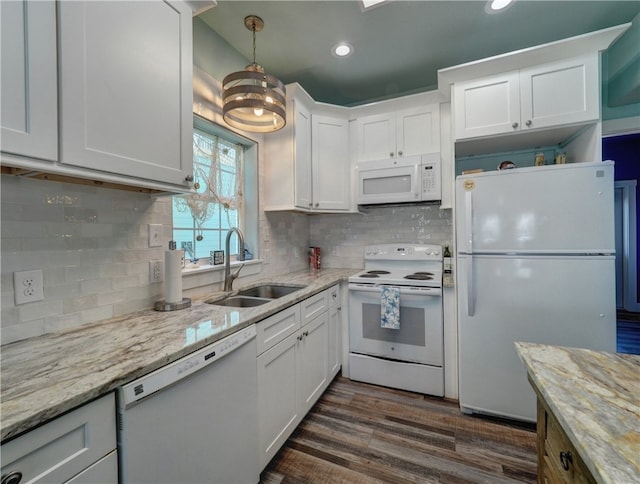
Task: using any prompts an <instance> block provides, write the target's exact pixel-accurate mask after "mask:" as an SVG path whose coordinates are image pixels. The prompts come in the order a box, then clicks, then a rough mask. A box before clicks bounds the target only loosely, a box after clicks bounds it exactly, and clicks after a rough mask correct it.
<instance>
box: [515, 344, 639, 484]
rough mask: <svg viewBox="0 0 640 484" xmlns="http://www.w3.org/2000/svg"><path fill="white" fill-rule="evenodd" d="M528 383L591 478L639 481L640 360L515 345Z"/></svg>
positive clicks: (598, 353)
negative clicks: (573, 448) (549, 411)
mask: <svg viewBox="0 0 640 484" xmlns="http://www.w3.org/2000/svg"><path fill="white" fill-rule="evenodd" d="M516 349H517V351H518V354H519V356H520V358H521V360H522V361H523V363H524V365H525V367H526V368H527V372H528V374H529V378H530V380H531V382H532V383H533V385H534V386H535V388H536V390H537V392H538V393H539V394H540V395H541V396H542V398H543V399H544V401H545V402H546V404H547V406H548V407H549V409H550V410H551V412H552V413H553V414H554V415H555V417H556V418H557V419H558V422H559V423H560V425H561V426H562V428H563V430H564V431H565V433H566V434H567V437H568V438H569V440H570V441H571V443H572V444H573V446H574V447H575V448H576V450H577V451H578V453H579V454H580V457H582V459H583V460H584V463H585V464H586V465H587V467H588V468H589V470H590V471H591V473H592V474H593V477H595V479H596V480H597V481H598V482H601V483H612V484H620V483H623V482H629V483H630V482H638V480H639V479H640V356H634V355H628V354H623V353H605V352H602V351H593V350H586V349H576V348H563V347H560V346H548V345H540V344H533V343H519V342H517V343H516Z"/></svg>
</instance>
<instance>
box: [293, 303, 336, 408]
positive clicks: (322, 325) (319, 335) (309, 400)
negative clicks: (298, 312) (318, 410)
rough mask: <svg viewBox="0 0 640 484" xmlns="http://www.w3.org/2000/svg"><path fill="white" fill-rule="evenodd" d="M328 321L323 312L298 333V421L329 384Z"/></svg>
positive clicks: (326, 315) (325, 313)
mask: <svg viewBox="0 0 640 484" xmlns="http://www.w3.org/2000/svg"><path fill="white" fill-rule="evenodd" d="M328 321H329V320H328V314H327V312H324V313H322V314H321V315H320V316H318V317H317V318H316V319H314V320H313V321H311V322H310V323H309V324H307V325H306V326H303V327H302V329H300V332H299V334H300V336H299V338H300V339H299V343H298V347H299V348H300V360H299V365H300V366H299V368H300V373H299V383H298V385H299V389H300V400H299V402H300V419H302V416H303V415H306V413H307V412H308V411H309V410H310V409H311V407H312V406H313V404H314V403H315V402H316V400H317V399H318V398H319V397H320V395H322V392H323V391H324V389H325V388H326V387H327V385H328V383H329V380H328V377H327V366H328V365H327V342H328V337H327V328H328Z"/></svg>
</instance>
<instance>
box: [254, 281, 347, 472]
mask: <svg viewBox="0 0 640 484" xmlns="http://www.w3.org/2000/svg"><path fill="white" fill-rule="evenodd" d="M337 287H338V286H335V287H334V288H331V289H329V290H327V291H324V292H322V293H319V294H316V295H315V296H312V297H310V298H308V299H306V300H305V301H302V302H300V303H299V304H297V305H296V306H294V307H292V308H289V309H286V310H285V311H282V312H281V313H278V314H275V315H274V316H271V317H270V318H267V319H265V320H264V321H261V322H259V323H258V324H257V329H258V331H257V333H258V348H259V350H258V353H259V354H258V358H257V366H258V426H259V430H258V436H259V438H258V439H259V450H260V452H259V455H260V458H259V461H260V470H262V469H264V467H265V466H266V465H267V464H268V463H269V461H270V460H271V459H272V458H273V457H274V456H275V455H276V453H277V452H278V450H280V447H282V445H283V444H284V443H285V441H286V440H287V438H288V437H289V436H290V435H291V433H292V432H293V430H294V429H295V428H296V426H297V425H298V424H299V423H300V422H301V421H302V419H303V418H304V416H305V415H306V413H307V412H308V411H309V410H310V409H311V407H312V406H313V405H314V403H315V402H316V401H317V400H318V398H319V397H320V395H322V392H324V390H325V389H326V388H327V386H328V385H329V382H330V381H331V379H332V378H333V377H334V376H335V375H336V374H337V372H338V370H339V368H340V365H339V363H338V365H337V366H335V372H333V371H330V368H331V365H330V361H329V355H340V353H341V351H340V349H339V348H335V347H333V346H335V341H338V340H337V339H335V338H333V339H330V337H329V334H330V331H331V330H330V327H331V325H330V323H331V309H332V308H331V306H330V300H331V292H332V291H335V293H336V294H337V295H338V297H339V294H340V293H339V291H338V290H337V289H336V288H337ZM292 318H293V319H292ZM292 321H295V322H296V326H295V332H291V323H292ZM334 323H335V324H336V326H335V328H334V331H337V332H338V333H339V332H340V329H339V327H338V326H337V323H336V322H335V321H334ZM261 335H262V336H261ZM274 335H279V336H274ZM260 348H261V349H262V350H263V351H262V353H260Z"/></svg>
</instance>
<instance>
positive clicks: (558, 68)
mask: <svg viewBox="0 0 640 484" xmlns="http://www.w3.org/2000/svg"><path fill="white" fill-rule="evenodd" d="M599 88H600V84H599V75H598V55H597V53H594V54H590V55H588V56H583V57H580V58H577V59H572V60H570V61H566V60H565V61H561V62H555V63H552V64H545V65H543V66H538V67H536V68H533V69H525V70H522V71H521V72H520V92H521V97H522V99H521V107H522V129H536V128H546V127H549V126H560V125H563V124H573V123H581V122H587V121H597V120H598V118H599V117H600V108H599V106H600V104H599V99H600V97H599V95H598V89H599Z"/></svg>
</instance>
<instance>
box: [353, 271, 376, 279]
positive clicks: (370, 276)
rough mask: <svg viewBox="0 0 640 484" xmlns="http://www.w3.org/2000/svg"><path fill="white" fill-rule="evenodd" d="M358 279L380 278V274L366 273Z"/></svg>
mask: <svg viewBox="0 0 640 484" xmlns="http://www.w3.org/2000/svg"><path fill="white" fill-rule="evenodd" d="M358 277H364V278H371V279H373V278H376V277H380V276H379V275H378V274H370V273H369V272H365V273H364V274H360V275H359V276H358Z"/></svg>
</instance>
